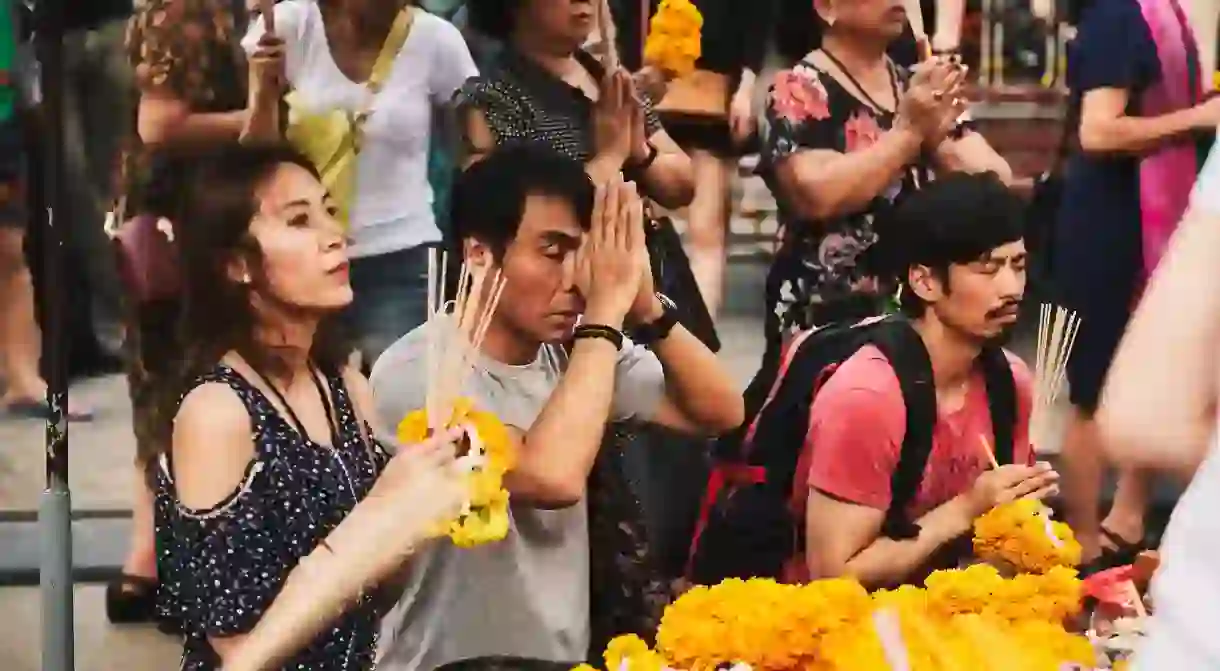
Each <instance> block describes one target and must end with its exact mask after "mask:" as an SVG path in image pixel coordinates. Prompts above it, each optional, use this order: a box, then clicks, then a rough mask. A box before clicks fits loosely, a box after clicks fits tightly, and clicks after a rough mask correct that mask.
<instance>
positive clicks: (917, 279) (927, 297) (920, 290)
mask: <svg viewBox="0 0 1220 671" xmlns="http://www.w3.org/2000/svg"><path fill="white" fill-rule="evenodd" d="M907 286H908V287H909V288H910V289H911V292H912V293H914V294H915V295H916V296H918V297H919V299H920V300H921V301H923V302H924V303H935V302H936V301H939V300H940V299H942V298H944V296H945V283H944V281H943V280H942V278H941V277H940V274H939V273H937V272H936V271H935V270H933V269H932V268H930V267H929V266H919V265H916V266H911V267H910V269H908V270H907Z"/></svg>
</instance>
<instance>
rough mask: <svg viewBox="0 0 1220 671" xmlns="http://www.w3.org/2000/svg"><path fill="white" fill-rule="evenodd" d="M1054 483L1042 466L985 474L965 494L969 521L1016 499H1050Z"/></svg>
mask: <svg viewBox="0 0 1220 671" xmlns="http://www.w3.org/2000/svg"><path fill="white" fill-rule="evenodd" d="M1058 482H1059V474H1058V473H1056V472H1055V471H1054V469H1052V468H1051V466H1050V464H1048V463H1046V462H1040V463H1038V464H1035V465H1033V466H1025V465H1022V464H1006V465H1004V466H1000V467H999V468H994V469H991V470H989V471H985V472H984V473H983V474H982V475H980V476H979V477H978V478H976V479H975V481H974V486H973V487H971V489H970V491H969V492H968V493H967V494H966V498H967V501H968V503H969V508H970V513H971V520H973V519H974V518H975V517H978V516H980V515H982V514H984V513H986V512H987V511H989V510H991V509H992V508H995V507H996V506H1001V505H1004V504H1005V503H1012V502H1013V501H1016V500H1017V499H1022V498H1032V499H1038V500H1042V499H1045V498H1047V497H1050V496H1054V495H1055V493H1056V492H1058Z"/></svg>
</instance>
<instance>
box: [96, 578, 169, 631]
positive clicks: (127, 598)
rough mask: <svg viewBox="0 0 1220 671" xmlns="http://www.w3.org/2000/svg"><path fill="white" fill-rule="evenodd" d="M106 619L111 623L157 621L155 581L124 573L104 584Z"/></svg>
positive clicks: (146, 622) (147, 622)
mask: <svg viewBox="0 0 1220 671" xmlns="http://www.w3.org/2000/svg"><path fill="white" fill-rule="evenodd" d="M106 619H108V620H110V622H111V623H112V624H149V623H153V622H157V581H156V579H155V578H145V577H143V576H137V575H127V574H126V573H124V574H122V575H120V576H119V577H117V578H115V579H114V580H111V581H110V583H109V584H108V585H106Z"/></svg>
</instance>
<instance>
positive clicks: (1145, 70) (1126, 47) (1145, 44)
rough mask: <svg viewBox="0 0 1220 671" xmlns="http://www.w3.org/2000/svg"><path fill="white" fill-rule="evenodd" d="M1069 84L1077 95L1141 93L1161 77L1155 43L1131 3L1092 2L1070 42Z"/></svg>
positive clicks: (1119, 0) (1125, 0) (1128, 0)
mask: <svg viewBox="0 0 1220 671" xmlns="http://www.w3.org/2000/svg"><path fill="white" fill-rule="evenodd" d="M1069 63H1070V73H1069V75H1070V82H1071V84H1072V88H1073V90H1075V91H1078V92H1081V93H1083V92H1086V91H1090V90H1093V89H1100V88H1116V89H1126V90H1128V91H1132V92H1138V91H1141V90H1143V89H1145V88H1147V87H1148V86H1150V85H1152V84H1153V83H1155V82H1156V81H1157V79H1159V78H1160V72H1161V65H1160V59H1159V58H1158V57H1157V51H1156V43H1155V42H1153V39H1152V33H1151V32H1150V30H1149V28H1148V24H1147V23H1146V22H1145V21H1144V17H1143V14H1142V13H1141V12H1140V8H1139V4H1138V3H1137V2H1134V0H1107V1H1106V2H1095V3H1093V4H1092V5H1091V6H1090V7H1089V9H1088V10H1087V11H1086V12H1085V14H1084V16H1083V17H1082V18H1081V22H1080V26H1079V30H1078V32H1077V35H1076V39H1075V40H1074V41H1073V43H1072V48H1071V58H1070V61H1069Z"/></svg>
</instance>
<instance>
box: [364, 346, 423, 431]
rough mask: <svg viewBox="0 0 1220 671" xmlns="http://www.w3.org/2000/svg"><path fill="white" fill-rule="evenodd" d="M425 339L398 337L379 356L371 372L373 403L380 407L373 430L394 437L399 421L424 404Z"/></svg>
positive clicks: (370, 381)
mask: <svg viewBox="0 0 1220 671" xmlns="http://www.w3.org/2000/svg"><path fill="white" fill-rule="evenodd" d="M423 355H424V341H423V338H418V339H412V338H411V336H410V335H408V336H407V337H406V338H403V339H401V340H399V341H398V342H396V343H394V344H393V345H392V346H390V348H389V349H387V350H386V351H385V352H384V353H383V354H382V355H381V357H380V358H378V359H377V363H376V365H374V366H373V371H372V373H371V374H370V375H369V383H370V384H372V386H373V405H374V406H375V407H376V408H377V422H376V424H374V427H373V429H374V431H376V432H378V433H379V434H381V435H387V436H393V435H395V434H396V433H397V432H398V423H399V422H401V421H402V418H403V417H405V416H406V415H407V413H408V412H411V411H412V410H418V409H420V408H422V407H424V401H425V397H426V395H427V384H426V379H427V374H426V373H425V371H424V368H425V357H424V356H423Z"/></svg>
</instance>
